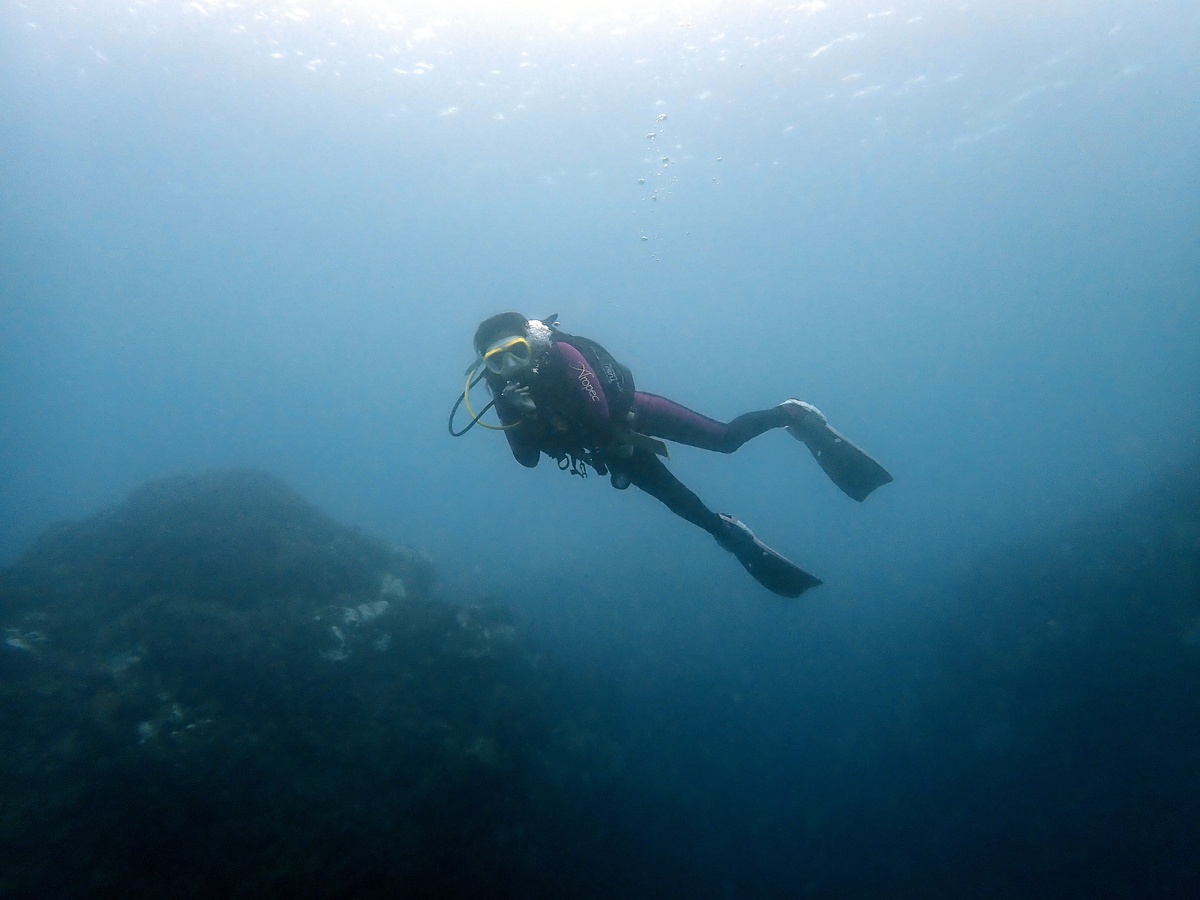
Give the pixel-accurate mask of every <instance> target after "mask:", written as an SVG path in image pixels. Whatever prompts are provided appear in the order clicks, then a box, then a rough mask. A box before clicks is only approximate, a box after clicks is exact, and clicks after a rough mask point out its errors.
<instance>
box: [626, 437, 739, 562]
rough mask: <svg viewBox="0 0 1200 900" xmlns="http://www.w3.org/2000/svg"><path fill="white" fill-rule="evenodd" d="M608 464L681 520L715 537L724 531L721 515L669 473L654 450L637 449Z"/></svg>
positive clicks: (719, 537)
mask: <svg viewBox="0 0 1200 900" xmlns="http://www.w3.org/2000/svg"><path fill="white" fill-rule="evenodd" d="M610 466H611V468H612V471H613V474H614V475H624V476H625V477H626V478H627V479H628V480H629V483H630V484H633V485H636V486H637V487H639V488H640V489H641V490H643V491H645V492H646V493H647V494H649V495H650V496H651V497H653V498H655V499H656V500H659V501H661V502H662V503H663V504H665V505H666V507H667V509H669V510H671V512H673V513H675V515H677V516H679V517H680V518H681V519H687V520H688V521H689V522H691V523H692V524H693V525H698V526H700V527H701V528H703V529H704V530H705V531H707V532H708V533H709V534H711V535H712V536H713V537H715V538H717V540H720V539H721V536H722V535H723V534H724V533H725V531H726V528H725V525H724V524H723V523H722V521H721V517H720V516H719V515H717V514H716V513H715V512H713V511H712V510H711V509H709V508H708V507H707V506H705V505H704V503H703V501H701V499H700V498H699V497H697V496H696V495H695V494H693V493H692V492H691V491H690V490H688V488H687V486H686V485H684V483H683V482H682V481H680V480H679V479H678V478H676V477H675V476H674V475H672V474H671V470H670V469H668V468H667V467H666V466H665V465H664V464H663V462H662V460H661V459H659V458H658V457H657V456H655V455H654V454H653V453H647V452H645V451H642V450H637V451H634V453H633V455H632V456H630V457H629V458H628V459H622V460H613V461H612V462H611V463H610Z"/></svg>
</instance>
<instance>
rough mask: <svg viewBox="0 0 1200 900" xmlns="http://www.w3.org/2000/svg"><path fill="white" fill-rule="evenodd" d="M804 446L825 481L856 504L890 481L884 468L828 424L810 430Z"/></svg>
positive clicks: (888, 473)
mask: <svg viewBox="0 0 1200 900" xmlns="http://www.w3.org/2000/svg"><path fill="white" fill-rule="evenodd" d="M804 443H805V446H807V447H808V449H809V451H810V452H811V453H812V455H813V457H814V458H815V459H816V461H817V463H818V465H820V467H821V468H822V469H823V470H824V471H825V474H826V475H828V476H829V480H830V481H832V482H833V483H834V484H836V485H837V486H838V487H839V488H841V489H842V492H843V493H844V494H846V496H847V497H852V498H853V499H855V500H857V501H858V502H859V503H861V502H862V501H863V500H866V499H867V497H868V496H869V495H870V493H871V492H872V491H873V490H875V489H876V488H879V487H883V486H884V485H885V484H888V483H889V482H891V481H892V475H891V473H890V472H888V470H887V469H885V468H884V467H883V466H881V465H880V464H879V463H877V462H876V461H875V460H874V459H873V458H872V457H871V455H870V454H869V453H867V452H866V451H865V450H863V449H862V448H860V447H858V446H857V445H856V444H855V443H854V442H853V441H851V440H849V439H848V438H846V437H845V435H843V434H842V433H841V432H839V431H838V430H837V429H836V428H833V427H831V426H830V425H829V424H828V423H823V425H822V427H821V428H820V429H819V430H814V431H810V433H808V434H807V435H806V436H805V438H804Z"/></svg>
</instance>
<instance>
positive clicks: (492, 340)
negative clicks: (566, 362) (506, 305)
mask: <svg viewBox="0 0 1200 900" xmlns="http://www.w3.org/2000/svg"><path fill="white" fill-rule="evenodd" d="M549 346H550V329H549V328H548V327H547V326H546V325H544V324H543V323H541V322H539V321H538V320H537V319H526V318H525V317H524V316H523V315H521V314H520V313H515V312H506V313H499V314H498V315H494V316H492V317H491V318H489V319H485V320H484V321H483V322H482V323H481V324H480V326H479V328H477V329H476V330H475V352H476V353H478V354H479V357H480V359H481V360H482V361H483V365H485V366H486V367H487V369H488V371H489V372H492V373H493V374H495V375H499V376H500V377H501V378H504V379H505V380H510V379H513V378H516V377H519V376H520V375H522V374H524V373H525V372H527V371H528V370H529V369H531V368H533V366H534V365H535V364H536V363H537V360H538V359H539V358H540V357H541V355H542V354H543V353H544V352H545V350H546V349H548V348H549Z"/></svg>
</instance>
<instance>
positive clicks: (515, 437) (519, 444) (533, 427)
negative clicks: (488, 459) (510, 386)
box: [495, 391, 542, 469]
mask: <svg viewBox="0 0 1200 900" xmlns="http://www.w3.org/2000/svg"><path fill="white" fill-rule="evenodd" d="M495 398H496V415H497V416H499V417H500V424H501V425H505V426H508V425H512V426H513V427H512V428H505V431H504V436H505V437H506V438H508V448H509V449H510V450H512V455H513V458H514V459H516V461H517V462H519V463H520V464H521V465H523V466H525V468H527V469H532V468H533V467H534V466H536V465H537V464H538V460H539V459H540V458H541V455H542V451H541V450H540V449H539V447H538V441H537V420H536V419H534V418H531V417H527V416H523V415H522V414H521V412H520V410H518V409H517V408H516V407H514V406H513V405H512V404H511V403H510V402H509V401H508V398H506V397H505V396H504V394H503V392H502V391H499V392H496V394H495Z"/></svg>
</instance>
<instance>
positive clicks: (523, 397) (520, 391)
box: [500, 381, 537, 416]
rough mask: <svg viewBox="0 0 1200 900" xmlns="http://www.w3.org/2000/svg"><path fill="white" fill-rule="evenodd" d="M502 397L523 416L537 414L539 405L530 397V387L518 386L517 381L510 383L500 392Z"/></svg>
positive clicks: (525, 385)
mask: <svg viewBox="0 0 1200 900" xmlns="http://www.w3.org/2000/svg"><path fill="white" fill-rule="evenodd" d="M500 396H501V397H502V398H503V399H504V402H505V403H507V404H508V405H509V406H510V407H512V408H513V409H515V410H516V411H517V413H518V414H520V415H522V416H532V415H536V414H537V404H536V403H534V402H533V398H532V397H530V396H529V385H527V384H517V383H516V382H515V381H510V382H509V383H508V384H506V385H505V386H504V390H502V391H501V392H500Z"/></svg>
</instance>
